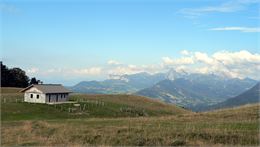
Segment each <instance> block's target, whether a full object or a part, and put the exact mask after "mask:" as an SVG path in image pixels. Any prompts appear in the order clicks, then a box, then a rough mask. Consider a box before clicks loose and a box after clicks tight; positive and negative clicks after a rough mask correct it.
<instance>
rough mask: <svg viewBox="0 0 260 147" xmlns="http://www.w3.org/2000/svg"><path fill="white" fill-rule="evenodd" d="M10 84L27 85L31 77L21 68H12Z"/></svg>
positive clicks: (12, 85)
mask: <svg viewBox="0 0 260 147" xmlns="http://www.w3.org/2000/svg"><path fill="white" fill-rule="evenodd" d="M9 74H10V77H9V79H8V80H9V85H10V87H27V86H28V85H29V84H28V82H29V78H28V76H27V75H26V74H25V71H23V70H22V69H20V68H12V69H10V73H9Z"/></svg>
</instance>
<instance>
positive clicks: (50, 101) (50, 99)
mask: <svg viewBox="0 0 260 147" xmlns="http://www.w3.org/2000/svg"><path fill="white" fill-rule="evenodd" d="M49 102H51V95H50V94H49Z"/></svg>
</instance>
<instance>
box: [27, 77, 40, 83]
mask: <svg viewBox="0 0 260 147" xmlns="http://www.w3.org/2000/svg"><path fill="white" fill-rule="evenodd" d="M40 83H42V82H41V81H40V80H37V79H36V78H35V77H33V78H31V81H30V83H29V85H32V84H40Z"/></svg>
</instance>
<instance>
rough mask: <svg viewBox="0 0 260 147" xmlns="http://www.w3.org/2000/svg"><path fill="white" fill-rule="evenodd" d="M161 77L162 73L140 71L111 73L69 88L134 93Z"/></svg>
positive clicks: (91, 91)
mask: <svg viewBox="0 0 260 147" xmlns="http://www.w3.org/2000/svg"><path fill="white" fill-rule="evenodd" d="M163 79H165V75H164V74H162V73H158V74H153V75H152V74H148V73H145V72H142V73H137V74H132V75H120V76H115V75H113V77H112V78H111V79H107V80H104V81H83V82H80V83H78V84H76V85H75V86H73V87H69V88H70V89H71V90H73V91H74V92H80V93H91V94H115V93H134V92H136V91H138V90H141V89H144V88H147V87H150V86H152V85H154V84H156V83H157V82H159V81H161V80H163Z"/></svg>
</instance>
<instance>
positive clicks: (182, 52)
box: [180, 50, 190, 56]
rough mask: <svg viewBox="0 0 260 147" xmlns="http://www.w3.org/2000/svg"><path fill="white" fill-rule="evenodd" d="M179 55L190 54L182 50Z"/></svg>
mask: <svg viewBox="0 0 260 147" xmlns="http://www.w3.org/2000/svg"><path fill="white" fill-rule="evenodd" d="M180 53H181V54H182V55H186V56H187V55H189V54H190V52H189V51H187V50H182V51H181V52H180Z"/></svg>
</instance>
